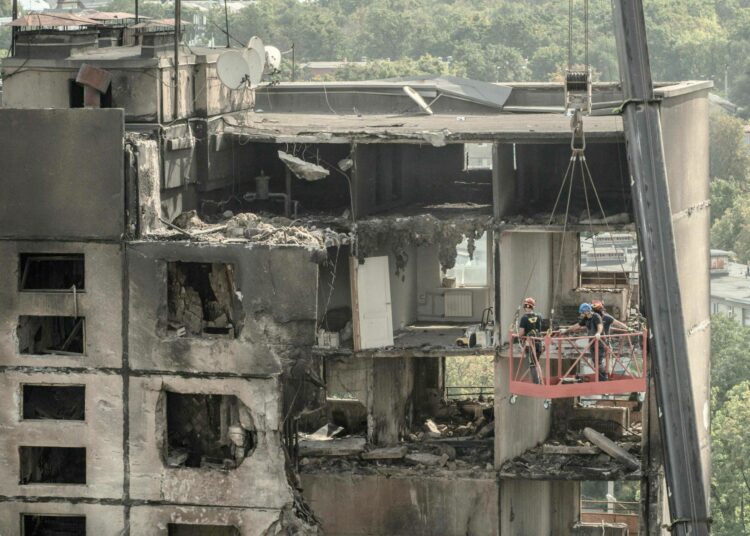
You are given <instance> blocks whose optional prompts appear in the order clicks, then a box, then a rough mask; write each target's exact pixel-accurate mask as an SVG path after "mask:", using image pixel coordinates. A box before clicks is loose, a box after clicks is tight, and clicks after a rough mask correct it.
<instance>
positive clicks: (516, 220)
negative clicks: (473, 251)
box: [497, 211, 633, 226]
mask: <svg viewBox="0 0 750 536" xmlns="http://www.w3.org/2000/svg"><path fill="white" fill-rule="evenodd" d="M550 216H551V214H550V213H537V214H532V215H524V214H518V215H515V216H510V217H507V218H505V219H504V220H502V221H500V222H497V225H499V226H504V225H564V224H565V223H566V222H565V219H566V218H565V213H564V212H563V213H559V214H555V215H554V216H553V217H552V221H550ZM632 223H633V220H632V218H631V216H630V214H628V213H626V212H621V213H618V214H610V215H608V216H607V217H606V218H591V217H590V215H589V214H588V213H587V212H585V211H584V212H582V213H581V214H580V215H575V214H568V216H567V224H568V226H570V225H631V224H632Z"/></svg>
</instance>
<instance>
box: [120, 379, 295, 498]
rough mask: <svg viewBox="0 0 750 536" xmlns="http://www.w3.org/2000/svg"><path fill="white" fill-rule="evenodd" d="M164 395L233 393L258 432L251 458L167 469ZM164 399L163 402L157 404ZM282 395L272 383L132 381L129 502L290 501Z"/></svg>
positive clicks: (205, 380)
mask: <svg viewBox="0 0 750 536" xmlns="http://www.w3.org/2000/svg"><path fill="white" fill-rule="evenodd" d="M165 391H172V392H177V393H191V394H221V395H235V396H237V398H239V399H240V401H241V402H242V403H243V404H245V406H247V407H248V408H249V410H250V412H251V414H252V417H253V422H254V424H255V427H256V430H257V445H256V447H255V450H254V451H253V452H252V454H251V455H250V456H249V457H248V458H245V460H244V461H243V462H242V464H241V465H240V466H239V467H238V468H237V469H234V470H229V471H224V470H214V469H204V468H185V467H181V468H170V467H166V465H165V462H164V459H163V458H164V456H163V451H164V446H165V442H166V439H165V437H166V436H165V434H166V404H164V403H163V395H164V393H165ZM160 398H162V400H160ZM280 403H281V392H280V388H279V383H278V381H277V380H276V379H269V380H240V379H206V378H200V379H198V378H190V379H188V378H179V377H175V376H150V377H139V378H132V379H131V382H130V471H131V476H130V482H131V496H132V498H133V499H144V500H162V501H167V502H172V503H177V504H180V503H184V504H205V505H207V506H208V505H235V506H246V507H257V508H281V507H283V506H284V505H285V504H288V503H289V502H290V501H291V500H292V496H291V490H290V489H289V487H288V485H287V480H286V473H285V469H284V463H285V462H284V450H283V449H282V446H281V423H280V416H281V408H280Z"/></svg>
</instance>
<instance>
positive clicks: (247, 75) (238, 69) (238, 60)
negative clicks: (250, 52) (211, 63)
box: [216, 50, 253, 89]
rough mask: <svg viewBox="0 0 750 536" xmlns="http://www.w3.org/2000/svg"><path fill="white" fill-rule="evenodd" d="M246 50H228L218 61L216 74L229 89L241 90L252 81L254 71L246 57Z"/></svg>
mask: <svg viewBox="0 0 750 536" xmlns="http://www.w3.org/2000/svg"><path fill="white" fill-rule="evenodd" d="M246 52H247V51H245V50H227V51H226V52H224V53H222V54H221V56H219V59H218V60H217V61H216V73H217V74H218V75H219V80H221V83H222V84H224V85H225V86H227V87H228V88H229V89H239V88H240V87H242V85H244V84H245V83H246V82H247V81H251V80H252V77H251V74H253V73H252V69H251V66H250V64H249V63H248V61H247V59H246V57H245V55H246Z"/></svg>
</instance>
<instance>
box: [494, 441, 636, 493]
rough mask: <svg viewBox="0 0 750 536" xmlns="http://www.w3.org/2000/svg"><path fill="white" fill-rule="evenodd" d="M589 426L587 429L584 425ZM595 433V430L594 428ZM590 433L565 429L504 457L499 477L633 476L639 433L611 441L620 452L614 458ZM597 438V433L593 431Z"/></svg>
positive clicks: (617, 478) (631, 477) (527, 478)
mask: <svg viewBox="0 0 750 536" xmlns="http://www.w3.org/2000/svg"><path fill="white" fill-rule="evenodd" d="M585 430H590V429H588V428H587V429H585ZM594 434H596V432H594ZM591 436H592V435H591V434H590V433H587V434H584V432H577V431H568V432H567V433H566V434H565V437H564V438H563V440H550V441H548V442H546V443H544V444H542V445H538V446H536V447H534V448H532V449H529V450H527V451H526V452H524V453H523V454H521V455H520V456H518V457H516V458H513V459H512V460H509V461H507V462H506V463H505V464H503V466H502V467H501V468H500V477H501V478H511V479H525V480H621V479H622V480H637V479H639V478H641V470H640V467H639V466H640V451H641V437H640V435H635V434H632V435H625V436H623V437H622V438H620V439H619V440H617V441H609V440H607V441H609V443H613V444H614V445H615V446H616V447H617V448H618V449H619V450H622V451H623V452H624V454H623V455H618V457H617V458H615V457H613V456H611V455H610V454H607V453H606V452H604V451H603V450H602V449H601V448H600V447H599V446H598V445H595V444H593V443H592V442H591V441H589V440H588V439H587V437H591ZM595 437H596V440H597V442H599V441H601V439H600V438H601V437H603V436H602V435H601V434H596V436H595Z"/></svg>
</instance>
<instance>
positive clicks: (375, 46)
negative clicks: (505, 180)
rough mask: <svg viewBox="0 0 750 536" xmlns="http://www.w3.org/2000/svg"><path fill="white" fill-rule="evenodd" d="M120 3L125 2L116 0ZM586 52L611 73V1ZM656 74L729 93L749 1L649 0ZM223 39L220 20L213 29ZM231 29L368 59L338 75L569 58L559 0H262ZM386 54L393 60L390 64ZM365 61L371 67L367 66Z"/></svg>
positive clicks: (496, 70)
mask: <svg viewBox="0 0 750 536" xmlns="http://www.w3.org/2000/svg"><path fill="white" fill-rule="evenodd" d="M117 1H121V0H117ZM589 5H590V7H589V9H590V14H589V32H590V42H589V58H590V62H591V64H592V65H593V67H594V69H595V70H596V72H597V73H598V74H599V78H600V79H601V80H617V79H618V69H617V56H616V51H615V42H614V34H613V23H612V8H611V2H610V0H590V2H589ZM575 6H576V12H575V14H574V30H573V43H572V52H573V62H574V63H576V64H581V63H583V61H584V37H583V36H584V30H583V7H582V6H583V2H582V1H577V2H575ZM645 10H646V18H647V24H648V38H649V45H650V51H651V65H652V69H653V71H654V77H655V79H659V80H684V79H710V80H713V81H714V82H715V83H716V84H717V87H718V88H720V89H723V87H724V81H725V78H726V79H727V80H728V82H729V87H730V97H731V98H732V99H734V100H737V101H738V102H740V103H745V102H746V101H748V102H750V98H745V99H743V98H741V96H740V95H737V96H736V97H737V98H736V99H735V95H732V92H731V88H732V87H733V86H734V85H735V84H736V85H737V88H738V91H739V89H741V88H742V87H744V86H743V84H747V85H748V89H750V79H748V80H747V81H745V77H746V71H747V70H748V67H750V62H749V61H748V60H747V59H746V58H747V57H748V54H747V53H746V52H750V3H748V2H747V1H745V0H716V1H711V2H708V1H705V0H651V1H649V2H646V3H645ZM211 31H212V32H213V35H214V37H215V39H216V42H222V38H223V35H222V33H221V30H220V29H219V28H216V27H215V28H213V29H212V30H211ZM230 32H231V33H232V35H233V36H234V37H235V38H237V40H239V41H242V42H246V41H247V40H248V39H249V38H250V37H251V36H253V35H258V36H260V37H261V38H263V39H264V41H266V42H268V43H271V44H274V45H275V46H277V47H279V48H280V49H281V50H288V49H290V48H291V46H292V44H293V43H294V45H295V52H296V57H297V60H298V61H299V62H306V61H312V60H349V61H361V60H363V59H365V60H366V61H368V62H372V66H371V70H367V69H363V68H359V69H356V68H354V69H345V70H342V71H341V72H340V73H337V75H336V77H337V78H339V79H345V78H348V77H350V76H353V77H356V79H361V78H362V77H365V76H367V74H365V73H368V74H370V73H371V74H372V75H373V77H374V76H376V75H378V74H379V73H382V72H385V73H388V74H390V73H391V72H396V73H399V74H401V75H408V74H418V73H419V72H420V65H424V64H425V63H429V62H430V61H432V60H434V59H435V58H441V59H442V61H443V62H445V63H447V64H448V65H446V66H444V67H443V70H442V71H441V72H449V73H454V74H460V75H465V76H469V77H471V78H476V79H480V80H487V81H496V80H514V81H518V80H549V79H552V78H554V77H555V76H556V75H558V74H559V73H560V72H561V71H562V69H563V67H564V66H565V65H566V64H567V58H568V2H565V1H563V0H526V1H518V0H408V1H407V0H373V1H371V2H356V1H352V0H317V1H316V0H310V1H305V2H301V1H298V0H261V1H258V2H256V3H253V4H250V5H248V7H246V8H245V9H243V10H242V11H240V12H239V13H236V14H234V15H232V16H231V17H230ZM387 61H390V62H393V63H395V65H394V66H392V67H390V68H387V67H385V66H384V65H383V64H384V63H386V62H387ZM368 68H369V66H368Z"/></svg>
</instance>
